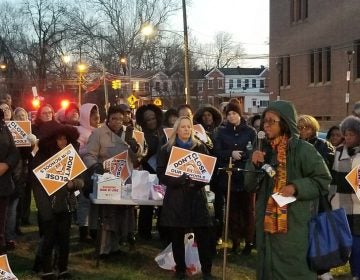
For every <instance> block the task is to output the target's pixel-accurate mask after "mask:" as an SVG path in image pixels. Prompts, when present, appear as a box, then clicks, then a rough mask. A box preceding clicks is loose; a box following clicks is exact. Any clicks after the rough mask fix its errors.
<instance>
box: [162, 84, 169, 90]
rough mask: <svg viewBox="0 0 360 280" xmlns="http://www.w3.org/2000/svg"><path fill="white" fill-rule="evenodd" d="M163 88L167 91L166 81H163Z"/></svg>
mask: <svg viewBox="0 0 360 280" xmlns="http://www.w3.org/2000/svg"><path fill="white" fill-rule="evenodd" d="M163 89H164V91H168V82H164V83H163Z"/></svg>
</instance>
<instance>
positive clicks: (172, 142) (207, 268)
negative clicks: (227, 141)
mask: <svg viewBox="0 0 360 280" xmlns="http://www.w3.org/2000/svg"><path fill="white" fill-rule="evenodd" d="M174 132H176V133H173V134H172V136H171V137H170V138H169V141H168V142H167V144H165V145H164V146H162V147H161V150H160V151H159V154H158V160H157V175H158V177H159V181H160V183H161V184H164V185H166V186H167V189H166V193H165V197H164V203H163V209H162V212H161V219H160V225H161V226H165V227H168V228H169V230H170V236H171V237H170V238H171V242H172V249H173V255H174V260H175V263H176V267H175V270H176V277H177V278H178V279H184V278H185V277H186V265H185V248H184V235H185V233H187V232H194V234H195V240H196V243H197V245H198V249H199V258H200V263H201V270H202V273H203V279H212V276H211V267H212V252H213V250H212V240H211V236H210V235H209V232H210V226H211V218H210V213H209V209H208V204H207V198H206V194H205V188H204V187H205V185H206V183H204V182H199V181H194V180H192V179H190V177H189V176H188V175H186V174H185V173H183V174H182V175H181V176H179V177H172V176H167V175H165V172H166V168H167V165H168V161H169V157H170V152H171V149H172V147H173V146H176V147H179V148H183V149H187V150H190V151H195V152H198V153H202V154H208V150H207V148H206V146H205V145H204V144H203V143H202V142H200V141H199V140H197V139H196V138H195V137H194V129H193V123H192V120H191V119H190V118H189V117H186V116H181V117H179V118H178V119H177V120H176V122H175V124H174Z"/></svg>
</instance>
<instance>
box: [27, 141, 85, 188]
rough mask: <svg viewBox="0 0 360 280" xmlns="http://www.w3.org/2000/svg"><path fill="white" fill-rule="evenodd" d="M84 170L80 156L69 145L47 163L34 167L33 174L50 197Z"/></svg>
mask: <svg viewBox="0 0 360 280" xmlns="http://www.w3.org/2000/svg"><path fill="white" fill-rule="evenodd" d="M85 170H86V166H85V164H84V163H83V162H82V160H81V158H80V156H79V155H78V153H77V152H76V150H75V149H74V147H73V146H72V145H71V144H69V145H67V146H66V147H65V148H64V149H62V150H61V151H60V152H58V153H57V154H55V155H53V156H52V157H51V158H49V159H48V160H47V161H45V162H43V163H42V164H40V165H39V166H38V167H36V168H35V169H34V170H33V172H34V174H35V176H36V177H37V178H38V180H39V181H40V183H41V185H42V186H43V187H44V189H45V191H46V192H47V194H48V195H52V194H53V193H54V192H56V191H57V190H59V189H60V188H61V187H62V186H64V185H66V183H67V182H68V181H69V180H72V179H74V178H75V177H77V176H78V175H80V174H81V173H82V172H84V171H85Z"/></svg>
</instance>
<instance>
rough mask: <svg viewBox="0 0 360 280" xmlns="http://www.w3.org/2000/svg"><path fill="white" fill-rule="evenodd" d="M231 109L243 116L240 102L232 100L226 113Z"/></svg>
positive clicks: (227, 106)
mask: <svg viewBox="0 0 360 280" xmlns="http://www.w3.org/2000/svg"><path fill="white" fill-rule="evenodd" d="M230 111H233V112H235V113H238V114H239V116H240V117H241V116H242V111H241V107H240V104H237V103H232V102H230V103H229V104H228V105H226V109H225V113H226V115H227V114H228V113H229V112H230Z"/></svg>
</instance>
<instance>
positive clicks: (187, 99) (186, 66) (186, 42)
mask: <svg viewBox="0 0 360 280" xmlns="http://www.w3.org/2000/svg"><path fill="white" fill-rule="evenodd" d="M182 9H183V23H184V74H185V102H186V104H189V105H190V103H191V102H190V100H191V98H190V77H189V68H190V67H189V40H188V28H187V16H186V0H182Z"/></svg>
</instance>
